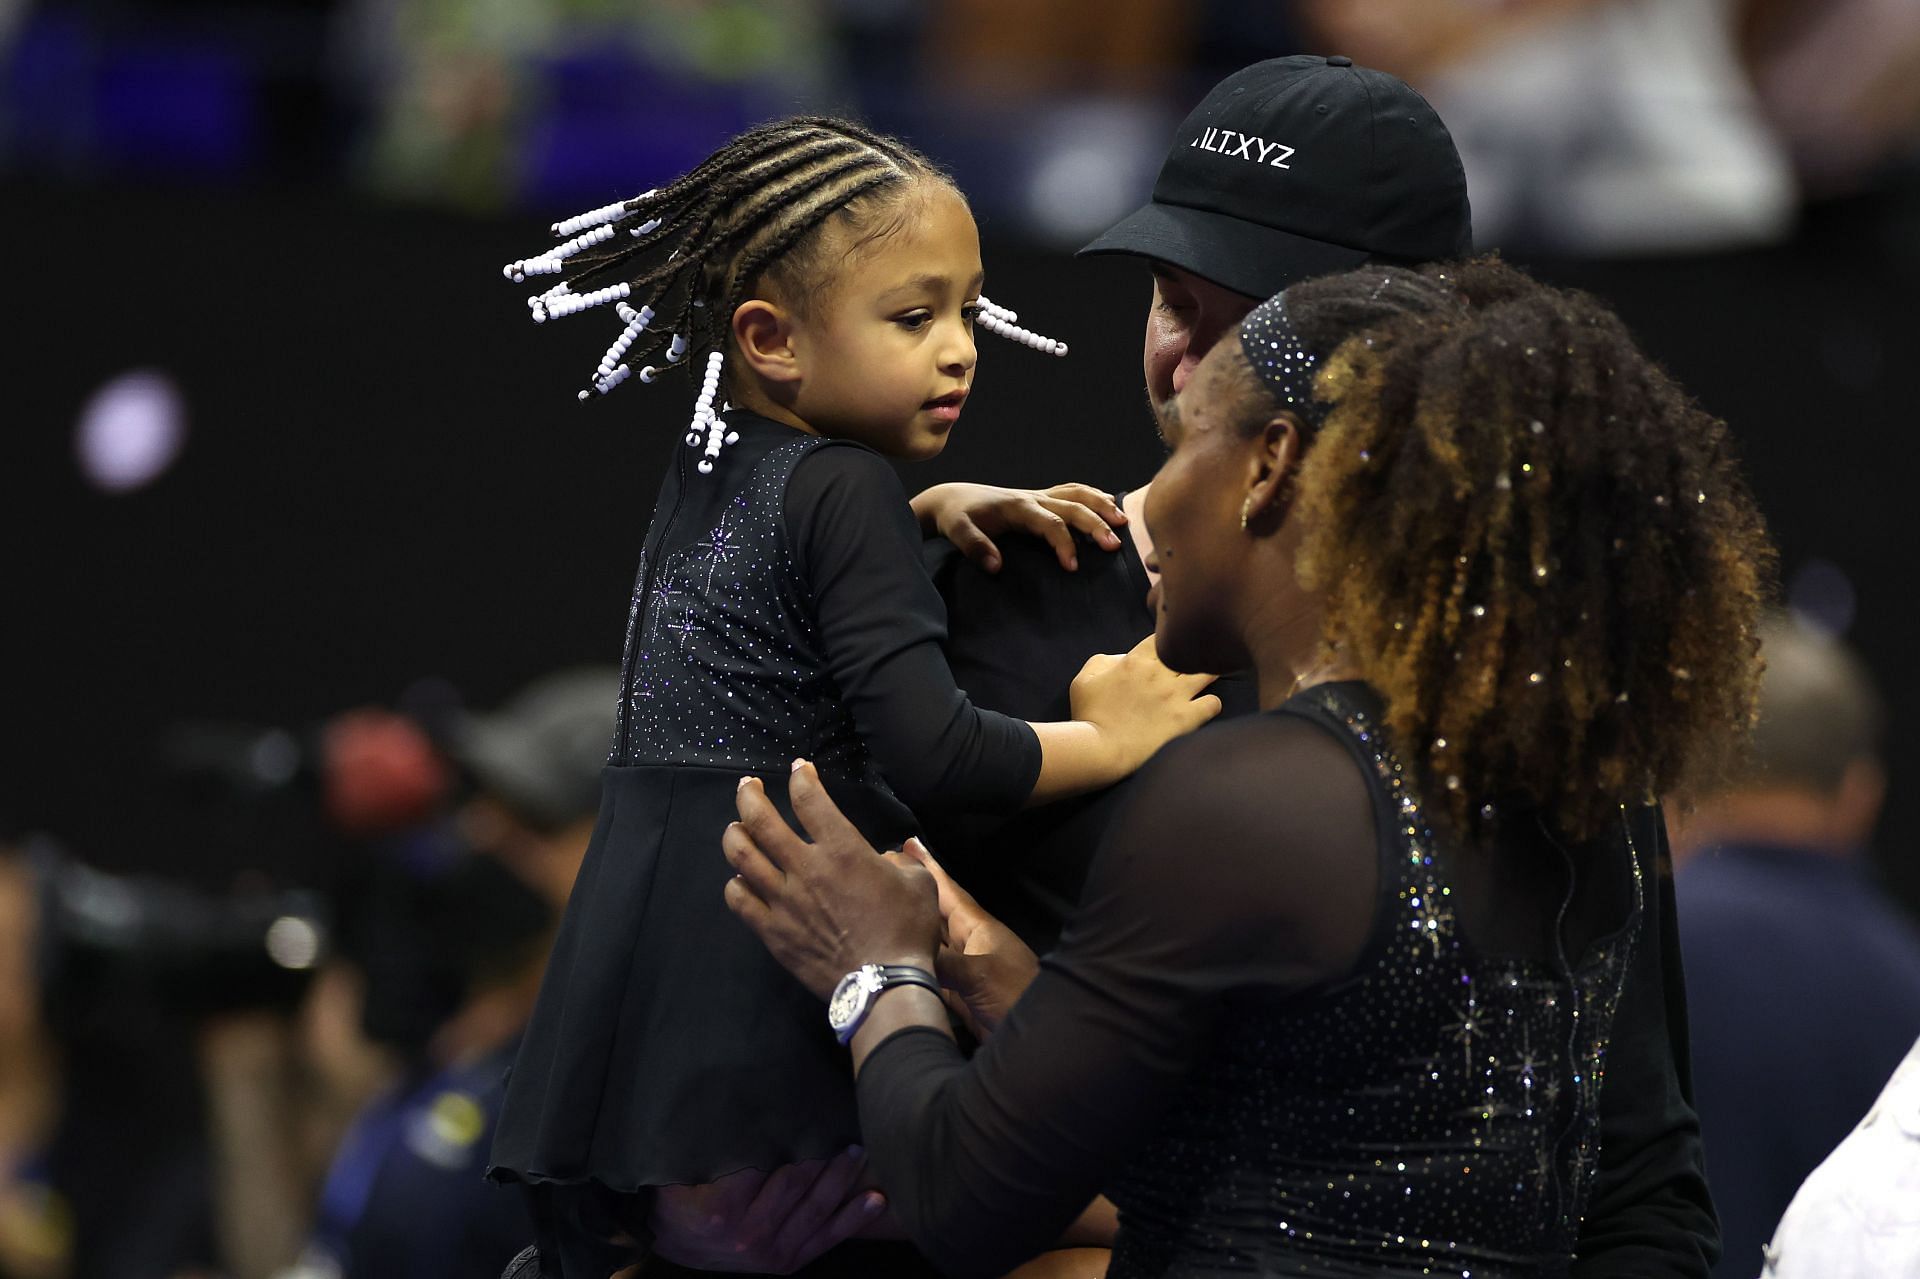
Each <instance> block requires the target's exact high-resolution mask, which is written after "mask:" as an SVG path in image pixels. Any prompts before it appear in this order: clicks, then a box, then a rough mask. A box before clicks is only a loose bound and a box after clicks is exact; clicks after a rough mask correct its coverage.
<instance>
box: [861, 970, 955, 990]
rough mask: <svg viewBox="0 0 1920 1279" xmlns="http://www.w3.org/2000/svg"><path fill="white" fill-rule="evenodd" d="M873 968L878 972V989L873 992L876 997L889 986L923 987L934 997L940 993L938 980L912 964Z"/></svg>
mask: <svg viewBox="0 0 1920 1279" xmlns="http://www.w3.org/2000/svg"><path fill="white" fill-rule="evenodd" d="M875 967H877V968H878V969H879V970H880V989H879V990H876V991H874V992H873V993H874V994H876V995H877V994H879V993H880V991H881V990H885V989H886V988H887V987H889V986H925V987H926V988H927V989H928V990H930V991H932V992H933V993H934V994H936V995H937V994H939V993H940V979H939V978H937V977H935V976H934V975H933V974H932V973H930V972H928V971H927V970H926V969H924V968H916V967H914V966H913V965H912V964H876V965H875Z"/></svg>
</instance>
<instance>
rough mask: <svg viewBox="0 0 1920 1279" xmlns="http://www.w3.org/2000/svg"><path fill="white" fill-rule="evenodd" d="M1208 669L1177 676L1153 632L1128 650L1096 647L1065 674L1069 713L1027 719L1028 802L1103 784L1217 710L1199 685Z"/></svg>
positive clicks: (1203, 685) (1216, 702) (1205, 680)
mask: <svg viewBox="0 0 1920 1279" xmlns="http://www.w3.org/2000/svg"><path fill="white" fill-rule="evenodd" d="M1213 679H1214V677H1213V676H1211V675H1178V674H1175V673H1174V672H1173V671H1170V670H1168V669H1167V668H1166V666H1164V665H1163V664H1162V663H1161V661H1160V655H1159V650H1158V649H1157V648H1156V647H1155V646H1154V639H1153V636H1151V635H1149V636H1147V638H1145V639H1143V640H1141V641H1140V642H1139V643H1138V644H1136V645H1134V646H1133V651H1132V652H1129V653H1121V654H1115V653H1098V654H1095V655H1094V656H1092V657H1089V658H1088V659H1087V664H1086V665H1085V666H1083V667H1081V668H1080V673H1079V674H1078V675H1076V676H1074V678H1073V688H1072V692H1071V697H1072V706H1073V718H1072V719H1071V720H1067V721H1065V722H1063V723H1056V724H1035V725H1033V731H1034V734H1035V735H1036V736H1037V737H1039V739H1040V776H1039V779H1038V780H1036V781H1035V782H1034V784H1033V794H1032V795H1031V796H1029V797H1028V800H1027V802H1028V803H1029V804H1045V803H1049V802H1051V801H1053V800H1056V799H1063V798H1065V797H1066V796H1068V795H1077V794H1079V793H1081V792H1082V791H1089V790H1097V789H1099V788H1100V787H1102V786H1110V785H1112V784H1113V783H1114V782H1117V781H1119V780H1120V779H1121V778H1122V777H1126V776H1128V775H1130V774H1131V773H1133V771H1134V770H1135V769H1137V768H1139V767H1140V766H1141V765H1142V764H1144V763H1146V762H1147V760H1148V759H1149V758H1151V757H1152V755H1153V753H1154V752H1155V751H1157V750H1159V749H1160V748H1161V747H1162V746H1165V745H1166V744H1167V743H1168V742H1169V741H1171V740H1172V739H1173V738H1175V737H1179V736H1182V735H1184V734H1186V733H1190V732H1192V731H1193V730H1194V729H1196V728H1199V727H1200V726H1201V725H1202V724H1204V723H1206V722H1207V721H1208V720H1210V719H1212V718H1213V717H1214V716H1215V715H1218V714H1219V713H1220V699H1219V698H1218V697H1215V696H1214V695H1213V694H1211V693H1208V692H1206V691H1205V690H1206V687H1207V685H1209V684H1211V683H1213Z"/></svg>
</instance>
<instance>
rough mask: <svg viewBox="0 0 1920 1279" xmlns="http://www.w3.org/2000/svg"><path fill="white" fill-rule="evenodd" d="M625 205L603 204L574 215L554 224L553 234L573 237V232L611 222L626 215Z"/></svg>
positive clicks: (620, 201) (650, 193) (620, 203)
mask: <svg viewBox="0 0 1920 1279" xmlns="http://www.w3.org/2000/svg"><path fill="white" fill-rule="evenodd" d="M652 194H653V192H651V191H649V192H647V195H652ZM627 203H628V202H627V201H625V200H615V201H614V202H613V203H612V204H603V205H601V206H600V207H599V208H597V209H588V210H587V211H586V212H585V213H580V214H576V215H575V216H573V217H570V218H568V219H567V220H566V221H564V222H556V223H554V224H553V233H554V234H555V235H560V236H566V235H573V234H574V233H575V232H578V231H584V230H586V229H587V228H588V227H596V226H599V225H600V224H601V223H602V222H613V221H615V220H617V219H618V218H619V217H620V216H621V215H623V214H624V213H626V211H627Z"/></svg>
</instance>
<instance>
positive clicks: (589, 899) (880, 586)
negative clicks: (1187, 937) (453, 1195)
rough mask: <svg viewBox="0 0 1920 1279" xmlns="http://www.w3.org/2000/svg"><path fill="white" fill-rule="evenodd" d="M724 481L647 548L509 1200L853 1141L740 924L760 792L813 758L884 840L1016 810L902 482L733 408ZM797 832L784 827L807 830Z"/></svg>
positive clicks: (670, 520)
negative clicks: (740, 795)
mask: <svg viewBox="0 0 1920 1279" xmlns="http://www.w3.org/2000/svg"><path fill="white" fill-rule="evenodd" d="M726 420H727V423H728V425H729V426H730V427H731V428H732V429H733V430H735V431H737V432H738V434H739V438H738V441H737V442H736V443H734V444H732V445H730V446H729V447H727V448H726V449H725V450H723V452H722V453H721V456H720V459H719V462H718V464H717V465H716V467H715V468H714V470H713V472H712V473H711V474H707V475H702V474H700V473H698V471H697V469H696V467H695V461H696V458H695V456H694V454H693V450H691V449H689V450H683V451H682V452H681V455H680V457H679V459H678V462H677V464H676V465H675V466H673V467H671V468H669V471H668V474H667V476H666V479H665V481H664V483H663V485H662V487H661V491H660V498H659V501H658V503H657V505H656V507H655V511H654V516H653V522H652V524H651V525H650V527H649V529H648V533H647V538H646V542H645V549H644V555H643V560H642V565H641V570H640V574H639V580H638V583H637V584H636V586H635V590H634V597H633V606H632V611H631V614H630V619H629V625H628V636H627V645H626V648H627V652H626V660H625V667H624V669H625V677H624V685H623V693H622V700H621V705H620V713H619V718H618V728H617V731H616V737H615V741H614V743H613V751H612V755H611V757H610V760H609V763H608V767H607V770H606V773H605V780H604V785H603V798H602V804H601V812H600V818H599V823H598V826H597V828H596V829H595V831H594V834H593V840H592V843H591V845H590V847H589V848H588V851H587V854H586V859H585V862H584V864H583V865H582V867H581V871H580V875H579V878H578V879H577V880H576V882H575V885H574V889H573V895H572V897H571V899H570V900H569V902H568V904H567V910H566V914H565V916H564V918H563V921H562V923H561V926H560V931H559V935H558V937H557V939H556V941H555V944H554V948H553V954H552V958H551V960H550V962H549V966H548V969H547V974H546V978H545V981H544V983H543V984H542V987H541V991H540V997H539V1002H538V1005H537V1007H536V1008H535V1011H534V1014H533V1019H532V1022H531V1024H530V1026H529V1028H528V1030H527V1033H526V1037H525V1039H524V1040H523V1042H522V1045H521V1049H520V1053H519V1056H518V1058H517V1060H516V1062H515V1065H514V1068H513V1073H512V1077H511V1080H510V1083H509V1086H508V1089H507V1095H506V1100H505V1104H504V1106H503V1109H502V1113H501V1117H500V1121H499V1127H498V1129H497V1133H496V1137H495V1140H494V1145H493V1151H492V1161H491V1162H492V1167H491V1169H490V1173H491V1175H493V1176H494V1177H495V1178H497V1179H501V1180H517V1181H523V1182H531V1183H562V1184H574V1183H584V1182H594V1183H598V1184H599V1185H601V1186H604V1187H606V1188H608V1189H611V1190H614V1191H618V1192H627V1191H633V1190H637V1189H639V1188H642V1187H646V1186H655V1185H666V1184H675V1183H704V1182H709V1181H713V1180H715V1179H716V1178H718V1177H720V1176H722V1175H724V1174H726V1173H730V1172H734V1171H737V1170H739V1169H742V1168H748V1167H754V1168H762V1169H770V1168H774V1167H777V1166H780V1165H783V1164H786V1163H790V1162H793V1161H795V1160H800V1159H810V1158H817V1157H822V1156H826V1155H831V1154H833V1153H836V1152H837V1151H839V1150H840V1149H842V1148H843V1147H845V1146H846V1145H848V1144H850V1143H852V1142H854V1141H856V1140H857V1139H858V1137H857V1133H858V1130H857V1126H856V1122H855V1119H856V1116H855V1108H854V1101H853V1090H852V1080H851V1077H850V1074H849V1071H848V1067H847V1055H846V1051H845V1049H843V1048H841V1047H840V1046H839V1045H838V1044H837V1043H835V1042H834V1038H833V1035H832V1033H831V1032H830V1031H829V1030H828V1028H827V1022H826V1015H825V1011H824V1009H823V1008H822V1006H821V1003H820V1001H819V1000H818V999H817V998H815V997H814V996H813V995H812V994H810V993H809V992H808V991H807V990H806V989H805V988H804V987H802V986H801V985H800V984H799V983H798V982H796V981H795V980H794V979H793V978H792V977H790V976H789V975H788V974H787V973H786V972H785V971H783V970H782V969H781V968H780V967H779V965H778V964H776V963H775V962H774V961H773V960H772V958H771V957H769V956H768V954H767V952H766V949H765V948H764V947H763V946H762V945H761V944H760V942H759V940H758V939H757V938H756V937H754V936H753V934H752V932H751V931H749V930H748V929H747V928H746V927H745V926H744V925H742V924H741V923H740V922H739V921H738V920H736V919H734V918H733V916H732V915H731V913H730V912H729V911H728V910H727V907H726V904H725V902H724V900H723V898H722V895H721V890H722V888H723V886H724V884H725V882H726V879H727V877H728V875H729V874H730V873H731V871H730V869H729V867H728V866H727V864H726V861H725V859H724V858H723V857H722V856H721V853H720V835H721V832H722V831H723V830H724V829H725V828H726V826H727V824H728V823H729V822H730V821H732V820H733V819H734V816H735V811H734V791H735V787H736V784H737V783H738V781H739V779H740V778H741V777H742V776H743V775H746V774H755V775H761V776H764V777H766V778H768V779H777V780H773V782H772V784H770V785H769V786H768V787H767V792H768V794H769V795H771V796H773V797H774V799H775V801H776V802H777V803H782V804H784V802H785V796H786V789H787V788H786V785H785V780H784V779H785V777H786V775H787V769H788V765H789V764H790V762H791V761H792V760H794V759H795V758H797V757H805V758H807V759H810V760H812V761H813V762H814V764H815V765H816V766H817V767H818V768H819V771H820V774H821V777H822V779H823V781H824V782H825V784H826V786H827V789H828V790H829V791H830V792H831V793H832V795H833V797H834V799H835V800H836V801H837V802H838V803H839V804H840V806H841V808H842V810H843V811H844V812H846V813H847V814H848V816H849V817H850V818H852V819H853V821H854V822H855V823H856V824H857V825H858V826H859V827H860V829H861V830H862V832H863V833H865V834H866V836H867V837H868V839H869V840H871V841H872V842H873V843H874V844H875V845H876V846H879V847H891V846H895V845H897V844H899V843H900V842H901V841H902V840H903V839H904V838H906V837H907V836H908V835H911V834H913V833H914V832H915V825H914V817H913V812H912V811H911V810H912V809H914V808H928V809H937V808H938V807H939V806H940V805H943V804H944V805H967V806H973V807H978V808H981V809H986V810H999V811H1007V810H1011V809H1014V808H1017V807H1018V806H1019V805H1020V804H1021V803H1022V802H1023V801H1024V800H1025V798H1026V796H1027V795H1028V793H1029V792H1030V791H1031V790H1032V788H1033V784H1034V781H1035V779H1036V777H1037V776H1038V773H1039V765H1040V752H1039V743H1038V740H1037V739H1036V737H1035V736H1034V733H1033V730H1032V729H1031V728H1030V727H1028V726H1027V725H1026V724H1025V723H1022V722H1021V721H1018V720H1013V719H1009V718H1007V717H1005V716H1002V715H997V714H993V713H991V712H985V711H980V710H977V709H976V708H974V707H973V706H972V704H970V703H969V702H968V701H967V699H966V697H965V695H964V694H962V693H961V692H960V691H959V690H958V689H957V688H956V687H955V685H954V682H953V677H952V675H951V673H950V672H949V670H948V667H947V663H946V659H945V657H944V655H943V654H942V652H941V647H940V645H941V641H942V640H943V639H944V638H945V612H944V609H943V607H942V605H941V602H940V598H939V596H938V594H937V593H936V592H935V591H934V589H933V586H932V583H931V582H930V581H929V580H928V578H927V576H926V572H925V570H924V569H923V568H922V566H921V563H920V558H919V556H920V534H919V530H918V528H917V527H916V526H915V524H914V521H913V517H912V513H911V512H910V511H909V510H908V508H907V505H906V499H905V495H904V493H903V492H902V491H901V488H900V485H899V480H898V479H897V477H896V476H895V475H894V473H893V470H892V467H891V466H890V465H889V464H888V463H887V462H886V460H885V459H883V458H882V457H880V455H878V454H877V453H874V452H873V451H871V450H870V449H867V448H864V447H862V446H860V445H858V444H853V443H849V442H846V441H835V440H825V439H821V438H819V437H817V436H812V435H808V434H806V433H804V432H801V431H797V430H794V429H793V428H791V427H787V426H784V425H781V424H779V423H775V422H772V421H768V420H766V419H764V418H760V417H756V416H754V415H752V414H748V413H744V412H738V411H734V412H729V413H728V414H727V415H726ZM790 816H791V814H789V817H790Z"/></svg>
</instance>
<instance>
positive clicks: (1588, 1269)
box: [1572, 809, 1720, 1279]
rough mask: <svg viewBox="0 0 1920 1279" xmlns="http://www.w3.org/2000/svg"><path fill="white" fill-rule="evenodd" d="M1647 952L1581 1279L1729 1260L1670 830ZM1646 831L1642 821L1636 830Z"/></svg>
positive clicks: (1612, 1060)
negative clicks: (1692, 1059)
mask: <svg viewBox="0 0 1920 1279" xmlns="http://www.w3.org/2000/svg"><path fill="white" fill-rule="evenodd" d="M1648 812H1649V814H1650V816H1651V823H1650V824H1651V827H1652V830H1651V831H1650V832H1648V833H1650V834H1651V836H1652V838H1651V839H1648V840H1646V841H1645V842H1644V843H1643V845H1642V846H1643V847H1652V848H1654V849H1655V850H1656V856H1655V859H1654V860H1655V865H1654V866H1653V867H1652V868H1651V869H1652V873H1651V874H1650V875H1649V879H1650V880H1651V887H1652V888H1653V891H1652V892H1649V893H1648V894H1647V905H1646V917H1645V919H1644V921H1643V923H1642V926H1641V934H1640V944H1639V945H1638V946H1637V947H1636V948H1635V954H1634V957H1633V963H1632V966H1631V967H1630V968H1629V969H1628V971H1627V983H1626V988H1625V989H1624V991H1623V992H1622V994H1621V997H1620V1007H1619V1010H1618V1011H1617V1012H1616V1013H1615V1015H1614V1033H1613V1038H1612V1042H1611V1043H1610V1045H1609V1046H1608V1049H1607V1077H1606V1085H1605V1089H1604V1091H1603V1092H1602V1093H1601V1094H1600V1167H1599V1169H1598V1171H1597V1172H1596V1173H1595V1175H1594V1182H1593V1191H1592V1194H1591V1195H1590V1197H1589V1198H1588V1201H1587V1212H1586V1217H1585V1219H1584V1220H1583V1221H1582V1222H1581V1227H1580V1238H1579V1243H1578V1246H1577V1259H1576V1260H1575V1262H1574V1266H1573V1272H1572V1273H1573V1275H1574V1277H1575V1279H1612V1277H1613V1276H1620V1279H1683V1277H1684V1279H1705V1276H1706V1275H1707V1273H1708V1271H1709V1270H1711V1269H1712V1267H1713V1264H1714V1262H1716V1261H1718V1260H1719V1259H1720V1223H1719V1221H1718V1219H1717V1218H1716V1217H1715V1216H1714V1211H1713V1198H1712V1196H1711V1195H1710V1194H1709V1193H1708V1190H1707V1175H1706V1165H1705V1160H1704V1156H1703V1155H1702V1152H1701V1147H1700V1119H1699V1116H1698V1115H1696V1114H1695V1113H1694V1108H1693V1077H1692V1067H1691V1065H1690V1064H1689V1058H1688V1049H1687V991H1686V982H1685V979H1684V976H1683V974H1682V973H1681V969H1680V939H1679V927H1678V920H1677V919H1676V918H1675V914H1674V894H1673V874H1672V862H1671V856H1670V854H1669V852H1668V849H1667V837H1666V824H1665V822H1664V820H1663V819H1662V818H1661V817H1660V815H1659V812H1658V810H1657V809H1652V810H1648ZM1636 825H1643V826H1644V824H1642V823H1636Z"/></svg>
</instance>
